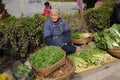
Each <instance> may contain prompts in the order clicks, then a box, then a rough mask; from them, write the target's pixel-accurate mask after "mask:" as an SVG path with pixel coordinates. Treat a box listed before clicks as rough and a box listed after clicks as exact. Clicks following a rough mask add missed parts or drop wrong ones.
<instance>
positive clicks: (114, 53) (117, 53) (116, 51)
mask: <svg viewBox="0 0 120 80" xmlns="http://www.w3.org/2000/svg"><path fill="white" fill-rule="evenodd" d="M108 53H110V54H111V55H112V56H114V57H116V58H120V49H109V50H108Z"/></svg>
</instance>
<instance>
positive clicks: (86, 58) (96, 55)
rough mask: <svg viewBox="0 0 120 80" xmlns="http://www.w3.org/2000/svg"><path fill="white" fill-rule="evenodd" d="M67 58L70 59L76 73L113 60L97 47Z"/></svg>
mask: <svg viewBox="0 0 120 80" xmlns="http://www.w3.org/2000/svg"><path fill="white" fill-rule="evenodd" d="M69 58H71V59H72V60H73V62H74V64H75V67H76V70H75V72H76V73H79V72H81V71H82V69H87V68H89V67H91V66H99V65H102V64H104V63H105V62H107V61H108V60H111V59H113V57H112V56H111V55H109V54H107V52H106V51H104V50H101V49H99V48H97V47H89V48H88V49H86V50H84V51H82V52H81V53H80V54H70V55H69Z"/></svg>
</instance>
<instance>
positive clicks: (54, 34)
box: [44, 18, 71, 47]
mask: <svg viewBox="0 0 120 80" xmlns="http://www.w3.org/2000/svg"><path fill="white" fill-rule="evenodd" d="M44 39H45V42H46V44H47V45H54V46H60V47H63V46H64V43H68V44H69V43H71V38H70V30H69V27H68V25H67V24H66V21H65V20H64V19H62V18H59V20H58V24H56V23H54V22H53V21H52V20H51V19H48V20H47V21H46V23H45V25H44Z"/></svg>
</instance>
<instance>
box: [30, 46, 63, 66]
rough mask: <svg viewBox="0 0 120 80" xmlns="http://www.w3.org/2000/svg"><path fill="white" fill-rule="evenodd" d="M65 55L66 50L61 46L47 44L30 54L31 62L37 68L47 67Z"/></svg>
mask: <svg viewBox="0 0 120 80" xmlns="http://www.w3.org/2000/svg"><path fill="white" fill-rule="evenodd" d="M63 56H64V51H63V50H62V49H61V48H60V47H55V46H46V47H43V48H41V49H40V50H38V51H37V52H35V53H34V54H32V55H31V56H30V59H29V60H30V63H31V65H32V66H33V67H36V68H47V67H49V66H51V65H53V64H55V63H56V62H58V61H59V60H60V59H62V58H63Z"/></svg>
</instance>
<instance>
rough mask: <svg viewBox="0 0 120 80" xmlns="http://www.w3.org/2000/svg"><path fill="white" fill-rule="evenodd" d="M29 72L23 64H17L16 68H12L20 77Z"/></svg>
mask: <svg viewBox="0 0 120 80" xmlns="http://www.w3.org/2000/svg"><path fill="white" fill-rule="evenodd" d="M29 72H30V69H29V68H28V67H27V66H26V65H24V64H21V65H19V66H18V67H17V68H15V69H14V70H13V73H14V75H15V76H16V77H17V76H18V75H19V76H21V77H25V76H27V75H28V73H29Z"/></svg>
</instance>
